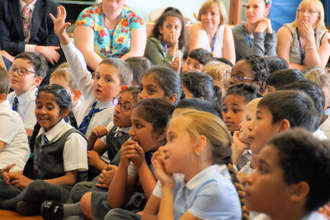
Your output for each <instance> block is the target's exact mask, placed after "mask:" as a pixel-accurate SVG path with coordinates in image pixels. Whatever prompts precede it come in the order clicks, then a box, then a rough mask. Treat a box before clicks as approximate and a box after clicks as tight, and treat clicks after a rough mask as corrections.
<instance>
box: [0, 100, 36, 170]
mask: <svg viewBox="0 0 330 220" xmlns="http://www.w3.org/2000/svg"><path fill="white" fill-rule="evenodd" d="M0 125H2V126H0V141H2V142H4V147H3V149H2V150H1V152H0V170H1V169H2V168H4V167H5V166H8V165H10V164H13V163H16V165H15V166H14V167H13V168H12V169H11V170H12V171H19V170H23V169H24V166H25V163H26V161H27V160H28V158H29V153H30V148H29V144H28V138H27V134H26V131H25V128H24V126H23V122H22V119H21V117H20V116H19V115H18V113H17V112H15V111H13V110H12V109H11V106H10V103H9V101H8V100H4V101H3V102H2V103H0Z"/></svg>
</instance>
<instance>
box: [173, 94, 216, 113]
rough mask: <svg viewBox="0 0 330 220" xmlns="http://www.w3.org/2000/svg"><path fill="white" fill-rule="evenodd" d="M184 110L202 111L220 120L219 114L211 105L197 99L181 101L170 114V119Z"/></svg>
mask: <svg viewBox="0 0 330 220" xmlns="http://www.w3.org/2000/svg"><path fill="white" fill-rule="evenodd" d="M186 109H195V110H198V111H204V112H209V113H212V114H214V115H215V116H218V117H219V118H221V114H220V113H219V111H218V110H217V109H216V108H215V106H214V105H213V103H211V102H209V101H206V100H203V99H198V98H192V99H182V100H181V101H180V102H179V103H178V104H177V105H176V107H175V110H174V112H173V114H172V117H173V118H174V117H176V116H177V115H179V114H180V113H181V111H184V110H186Z"/></svg>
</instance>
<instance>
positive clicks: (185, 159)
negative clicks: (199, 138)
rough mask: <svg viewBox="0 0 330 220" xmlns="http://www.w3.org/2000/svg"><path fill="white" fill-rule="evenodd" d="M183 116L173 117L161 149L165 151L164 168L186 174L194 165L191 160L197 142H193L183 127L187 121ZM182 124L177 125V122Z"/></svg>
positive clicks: (171, 171) (192, 159)
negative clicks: (164, 143)
mask: <svg viewBox="0 0 330 220" xmlns="http://www.w3.org/2000/svg"><path fill="white" fill-rule="evenodd" d="M186 120H187V119H186V118H185V117H182V116H180V117H178V118H175V119H173V121H172V123H171V124H170V125H169V127H168V129H167V135H166V139H167V143H166V145H164V147H163V150H164V153H165V169H166V171H167V172H169V173H183V174H186V172H187V171H188V170H190V167H194V164H193V162H194V161H196V160H195V159H194V157H195V156H196V154H195V153H194V148H193V146H195V145H196V144H197V143H194V141H193V140H192V138H191V137H190V136H189V134H188V132H187V131H185V129H184V128H183V127H184V125H185V124H186V123H187V122H186ZM179 123H180V125H183V126H178V124H179Z"/></svg>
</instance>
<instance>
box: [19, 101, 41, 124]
mask: <svg viewBox="0 0 330 220" xmlns="http://www.w3.org/2000/svg"><path fill="white" fill-rule="evenodd" d="M35 108H36V103H35V100H31V101H30V102H29V103H28V104H27V106H26V113H25V115H24V119H22V120H23V124H24V127H25V129H34V126H35V124H36V123H37V119H36V115H35V113H34V109H35Z"/></svg>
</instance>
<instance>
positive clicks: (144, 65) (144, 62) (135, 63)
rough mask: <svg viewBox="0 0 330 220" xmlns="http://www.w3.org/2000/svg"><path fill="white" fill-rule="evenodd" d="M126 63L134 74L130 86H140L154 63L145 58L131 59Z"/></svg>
mask: <svg viewBox="0 0 330 220" xmlns="http://www.w3.org/2000/svg"><path fill="white" fill-rule="evenodd" d="M125 61H126V63H127V64H128V65H129V66H130V67H131V70H132V72H133V80H132V82H131V85H130V86H139V85H140V81H141V78H142V76H143V74H144V73H145V72H146V71H147V70H148V69H150V68H151V67H152V63H151V62H150V60H148V59H147V58H145V57H129V58H127V59H126V60H125Z"/></svg>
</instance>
